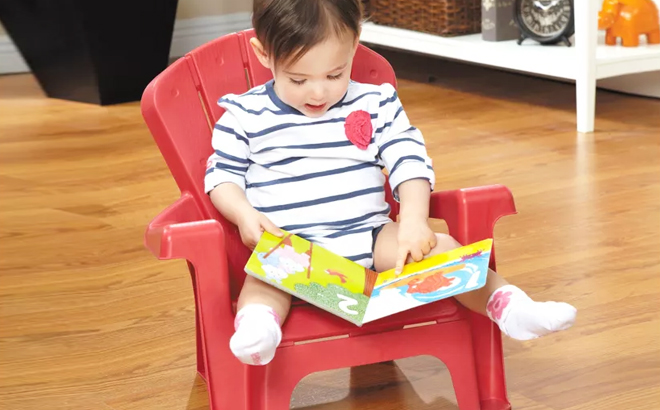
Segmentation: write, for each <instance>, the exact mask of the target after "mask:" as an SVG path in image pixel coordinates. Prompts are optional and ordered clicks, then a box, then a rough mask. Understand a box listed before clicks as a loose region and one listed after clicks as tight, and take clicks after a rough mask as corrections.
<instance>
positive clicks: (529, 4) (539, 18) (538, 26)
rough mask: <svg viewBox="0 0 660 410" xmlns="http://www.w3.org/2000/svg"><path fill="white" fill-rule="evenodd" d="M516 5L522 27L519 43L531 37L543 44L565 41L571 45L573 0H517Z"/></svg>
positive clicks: (518, 19)
mask: <svg viewBox="0 0 660 410" xmlns="http://www.w3.org/2000/svg"><path fill="white" fill-rule="evenodd" d="M580 1H586V0H580ZM514 7H515V10H514V13H513V16H514V19H515V22H516V24H517V25H518V28H519V29H520V38H519V39H518V45H520V44H521V43H522V42H523V41H525V39H527V38H529V39H532V40H534V41H537V42H539V43H541V44H543V45H548V44H557V43H559V42H560V41H563V42H564V43H565V44H566V45H567V46H569V47H570V46H571V42H570V41H569V37H571V36H572V35H573V34H574V33H575V16H574V9H573V0H516V2H515V5H514Z"/></svg>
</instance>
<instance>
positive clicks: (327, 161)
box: [204, 0, 576, 365]
mask: <svg viewBox="0 0 660 410" xmlns="http://www.w3.org/2000/svg"><path fill="white" fill-rule="evenodd" d="M253 12H254V13H253V20H252V22H253V26H254V29H255V32H256V37H255V38H253V39H252V40H251V43H250V44H251V46H252V48H253V50H254V53H255V54H256V56H257V57H258V59H259V61H260V62H261V64H263V65H264V66H265V67H267V68H268V69H270V70H271V71H272V73H273V80H271V81H269V82H268V83H266V84H265V85H261V86H258V87H254V88H253V89H251V90H250V91H248V92H246V93H245V94H242V95H233V94H231V95H225V96H223V97H222V98H221V99H220V100H219V105H220V106H221V107H222V108H224V109H225V110H226V112H225V113H224V114H223V115H222V117H221V118H220V119H219V120H218V122H217V123H216V124H215V127H214V130H213V137H212V145H213V148H214V150H215V152H214V153H213V154H212V155H211V157H210V158H209V161H208V166H207V171H206V176H205V180H204V182H205V190H206V192H207V193H208V194H209V195H210V198H211V200H212V202H213V204H214V206H215V207H216V208H217V209H218V210H219V211H220V213H222V215H223V216H224V217H225V218H227V219H228V220H229V221H231V222H232V223H234V224H235V225H236V226H237V227H238V229H239V231H240V235H241V239H242V241H243V243H244V244H245V245H246V246H248V247H249V248H250V249H254V247H255V245H256V243H257V242H258V241H259V239H260V237H261V234H262V232H263V231H268V232H270V233H272V234H275V235H278V236H281V235H282V232H281V231H280V228H281V229H284V230H287V231H289V232H291V233H294V234H297V235H299V236H301V237H303V238H306V239H308V240H310V241H312V242H314V243H316V244H318V245H319V246H322V247H325V248H326V249H328V250H330V251H333V252H335V253H337V254H339V255H342V256H344V257H346V258H348V259H351V260H353V261H355V262H356V263H358V264H360V265H362V266H365V267H369V268H372V269H374V270H376V271H384V270H388V269H392V268H396V269H397V271H401V270H402V268H403V265H404V264H405V263H407V262H412V261H420V260H422V259H423V258H425V257H427V256H430V255H434V254H437V253H441V252H444V251H447V250H449V249H452V248H456V247H458V246H460V245H459V244H458V243H457V242H456V241H455V240H454V239H453V238H452V237H450V236H448V235H444V234H436V233H434V232H433V231H432V230H431V228H430V227H429V225H428V217H429V199H430V195H431V191H432V190H433V187H434V184H435V174H434V170H433V167H432V163H431V159H430V158H429V156H428V155H427V152H426V148H425V144H424V138H423V137H422V134H421V132H420V131H419V130H418V129H416V128H415V127H413V126H411V124H410V123H409V121H408V117H407V115H406V113H405V111H404V110H403V107H402V106H401V102H400V101H399V98H398V97H397V93H396V91H395V89H394V87H393V86H392V85H390V84H382V85H370V84H361V83H357V82H354V81H351V80H350V78H349V76H350V74H351V65H352V62H353V57H354V55H355V51H356V48H357V46H358V39H359V35H360V23H361V20H362V4H361V1H360V0H255V1H254V10H253ZM383 168H384V169H386V170H387V172H388V175H389V182H390V186H391V189H392V193H393V195H394V198H395V199H396V200H397V201H398V202H399V203H400V205H401V211H400V220H399V222H394V221H392V220H391V219H390V218H389V217H388V214H389V212H390V208H389V206H388V204H387V202H386V201H385V192H384V184H385V175H384V173H383ZM456 299H457V300H458V302H459V303H461V304H463V305H464V306H466V307H467V308H469V309H471V310H474V311H476V312H480V313H481V314H484V315H487V316H488V317H490V319H491V320H493V321H495V323H497V325H498V326H499V327H500V329H502V331H503V332H504V333H505V334H506V335H508V336H510V337H512V338H515V339H518V340H528V339H533V338H536V337H539V336H542V335H545V334H548V333H550V332H554V331H558V330H563V329H567V328H569V327H570V326H571V325H572V324H573V322H574V320H575V315H576V310H575V308H573V307H572V306H570V305H568V304H565V303H556V302H535V301H533V300H532V299H530V298H529V297H528V296H527V295H526V294H525V292H523V291H522V290H520V289H519V288H517V287H515V286H513V285H510V284H508V283H507V282H506V281H505V280H504V279H503V278H502V277H500V276H499V275H498V274H497V273H495V272H493V271H490V272H489V273H488V281H487V283H486V285H485V286H484V287H482V288H481V289H478V290H476V291H473V292H468V293H465V294H462V295H459V296H456ZM290 304H291V296H290V295H289V294H287V293H284V292H282V291H280V290H279V289H277V288H275V287H274V286H271V285H269V284H267V283H264V282H262V281H260V280H258V279H255V278H253V277H251V276H247V278H246V280H245V284H244V286H243V288H242V290H241V293H240V296H239V300H238V312H237V315H236V321H235V323H234V326H235V334H234V335H233V336H232V338H231V341H230V347H231V350H232V352H233V353H234V355H235V356H236V357H237V358H238V359H239V360H240V361H242V362H244V363H247V364H252V365H265V364H267V363H268V362H270V361H271V360H272V358H273V356H274V354H275V351H276V348H277V346H278V345H279V343H280V341H281V338H282V332H281V330H280V327H281V325H282V322H283V321H284V320H285V318H286V316H287V314H288V311H289V308H290Z"/></svg>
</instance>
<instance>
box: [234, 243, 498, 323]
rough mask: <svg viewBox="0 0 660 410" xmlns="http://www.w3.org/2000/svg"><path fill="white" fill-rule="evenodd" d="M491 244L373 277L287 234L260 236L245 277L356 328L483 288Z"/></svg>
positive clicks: (441, 255) (411, 264) (439, 256)
mask: <svg viewBox="0 0 660 410" xmlns="http://www.w3.org/2000/svg"><path fill="white" fill-rule="evenodd" d="M492 244H493V241H492V239H486V240H483V241H480V242H476V243H473V244H470V245H467V246H464V247H461V248H457V249H453V250H451V251H449V252H445V253H442V254H439V255H435V256H432V257H429V258H427V259H425V260H423V261H421V262H413V263H410V264H407V265H406V266H405V267H404V269H403V272H401V273H400V274H399V275H398V276H397V275H396V274H395V273H394V269H392V270H389V271H385V272H381V273H376V272H374V271H372V270H370V269H366V268H364V267H363V266H361V265H359V264H357V263H355V262H353V261H350V260H348V259H346V258H344V257H342V256H339V255H337V254H335V253H332V252H330V251H328V250H327V249H324V248H322V247H320V246H318V245H314V244H312V243H311V242H309V241H307V240H305V239H303V238H301V237H299V236H296V235H292V234H290V233H288V232H284V236H282V237H277V236H274V235H272V234H269V233H268V232H264V234H263V235H262V237H261V240H260V241H259V243H258V244H257V246H256V248H255V250H254V252H253V253H252V255H251V257H250V259H249V260H248V262H247V264H246V266H245V272H246V273H247V274H249V275H252V276H254V277H256V278H258V279H261V280H263V281H264V282H266V283H270V284H271V285H273V286H275V287H277V288H279V289H281V290H283V291H285V292H288V293H290V294H292V295H294V296H296V297H298V298H299V299H302V300H305V301H307V302H308V303H310V304H312V305H315V306H318V307H319V308H321V309H324V310H327V311H328V312H330V313H333V314H335V315H337V316H339V317H341V318H344V319H346V320H348V321H349V322H352V323H354V324H356V325H358V326H362V325H363V324H364V323H367V322H371V321H374V320H377V319H380V318H383V317H385V316H389V315H392V314H394V313H398V312H401V311H404V310H408V309H412V308H414V307H417V306H422V305H425V304H427V303H431V302H435V301H438V300H441V299H445V298H448V297H451V296H454V295H457V294H460V293H464V292H468V291H472V290H475V289H479V288H480V287H482V286H484V285H485V284H486V276H487V274H488V262H489V260H490V253H491V248H492Z"/></svg>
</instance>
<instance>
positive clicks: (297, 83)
mask: <svg viewBox="0 0 660 410" xmlns="http://www.w3.org/2000/svg"><path fill="white" fill-rule="evenodd" d="M289 80H291V82H292V83H294V84H295V85H303V84H305V80H294V79H293V78H289Z"/></svg>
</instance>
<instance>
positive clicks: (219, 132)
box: [204, 111, 250, 194]
mask: <svg viewBox="0 0 660 410" xmlns="http://www.w3.org/2000/svg"><path fill="white" fill-rule="evenodd" d="M211 145H212V146H213V154H211V156H210V157H209V159H208V161H207V162H206V174H205V176H204V191H205V192H206V193H207V194H208V193H209V192H211V191H212V190H213V189H214V188H215V187H217V186H218V185H220V184H223V183H226V182H232V183H234V184H236V185H238V186H239V187H240V188H241V189H242V190H243V191H245V173H246V172H247V169H248V165H249V163H250V162H249V159H248V158H249V155H250V145H249V142H248V138H247V136H246V135H245V131H243V129H242V128H241V126H240V124H239V123H238V120H237V119H236V117H235V116H234V115H233V114H232V113H231V112H230V111H226V112H225V113H224V114H223V115H222V116H221V117H220V119H219V120H218V122H217V123H216V124H215V126H214V127H213V134H212V137H211Z"/></svg>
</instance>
